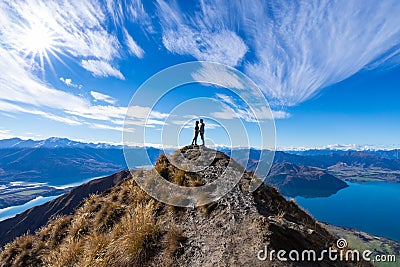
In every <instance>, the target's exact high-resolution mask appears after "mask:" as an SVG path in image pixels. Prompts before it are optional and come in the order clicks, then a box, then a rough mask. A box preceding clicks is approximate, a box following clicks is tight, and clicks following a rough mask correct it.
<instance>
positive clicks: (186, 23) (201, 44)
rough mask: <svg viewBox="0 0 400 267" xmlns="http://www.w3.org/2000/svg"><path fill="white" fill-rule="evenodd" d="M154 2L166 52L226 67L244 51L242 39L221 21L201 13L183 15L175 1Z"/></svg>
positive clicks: (241, 56)
mask: <svg viewBox="0 0 400 267" xmlns="http://www.w3.org/2000/svg"><path fill="white" fill-rule="evenodd" d="M157 2H158V14H159V17H160V22H161V26H162V30H163V33H162V34H163V37H162V41H163V44H164V46H165V48H167V49H168V50H169V51H170V52H172V53H177V54H180V55H192V56H193V57H195V58H196V59H198V60H208V61H215V62H219V63H224V64H227V65H229V66H236V65H238V64H239V63H240V62H241V60H242V59H243V57H244V55H245V54H246V53H247V50H248V48H247V46H246V44H245V43H244V41H243V40H242V38H240V37H239V36H238V35H237V34H236V33H235V32H234V31H233V30H231V29H229V28H228V27H226V25H225V24H223V23H214V22H215V21H211V20H210V18H209V17H208V16H207V15H206V14H205V13H201V14H200V13H198V14H196V15H195V16H194V17H191V16H185V15H184V13H183V12H182V11H181V10H180V9H179V7H178V6H177V5H176V4H171V5H168V4H167V3H165V2H164V1H162V0H159V1H157ZM214 18H215V17H214Z"/></svg>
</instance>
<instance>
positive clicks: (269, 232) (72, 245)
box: [0, 147, 372, 267]
mask: <svg viewBox="0 0 400 267" xmlns="http://www.w3.org/2000/svg"><path fill="white" fill-rule="evenodd" d="M205 150H207V149H203V148H199V147H185V148H183V149H182V150H180V152H181V154H183V156H184V157H185V158H186V159H189V160H194V159H195V158H196V157H197V156H198V155H199V154H200V155H201V154H202V153H203V152H204V151H205ZM213 154H215V155H216V157H215V158H214V160H211V161H210V162H212V163H211V164H210V166H208V167H206V168H205V169H203V170H202V171H201V172H199V173H197V175H194V173H192V172H186V171H182V170H179V169H177V168H176V167H175V166H174V165H172V164H171V163H170V162H169V160H168V159H167V157H165V156H160V157H159V159H158V160H157V161H156V163H155V167H154V169H156V170H158V171H159V172H160V173H162V174H163V177H164V178H165V179H167V180H168V181H170V182H172V183H176V184H178V185H182V186H198V185H201V184H207V183H212V182H213V181H214V180H215V179H217V178H219V177H220V176H221V174H222V173H223V172H224V171H225V168H226V167H227V165H228V164H229V162H230V161H231V160H232V159H231V158H229V157H228V156H227V155H225V154H223V153H222V152H218V151H215V152H214V153H213ZM233 166H234V168H235V169H234V173H237V174H238V175H242V176H241V179H240V180H239V183H238V184H237V185H236V186H235V187H234V188H233V189H232V190H231V191H230V192H229V193H227V194H226V195H224V196H223V197H222V198H220V199H218V200H216V201H215V202H212V203H209V204H207V205H204V206H200V207H194V208H179V207H174V206H169V205H166V204H163V203H161V202H158V201H156V200H155V199H153V198H151V197H150V196H149V195H147V194H146V193H145V192H144V191H142V190H141V189H140V188H139V187H138V186H137V185H136V182H135V181H134V179H133V177H132V176H131V175H130V174H129V173H128V172H123V173H119V174H115V175H114V176H110V177H108V178H104V179H106V180H107V181H108V182H109V183H108V185H107V186H105V187H103V190H98V192H97V194H94V195H91V196H90V197H88V198H86V199H84V198H82V197H84V196H87V192H88V190H87V186H88V185H83V186H80V187H78V188H76V189H74V190H72V191H71V193H70V194H66V195H64V196H63V197H60V198H58V199H55V200H54V201H53V202H52V203H53V204H51V205H47V206H46V205H45V206H40V207H36V208H33V209H31V210H29V211H28V212H26V213H25V215H19V216H20V217H21V222H24V224H21V225H25V226H26V225H27V223H28V221H29V220H33V218H34V217H35V214H40V213H41V212H43V211H45V210H48V209H51V207H56V208H55V209H54V210H52V212H53V214H56V213H57V212H59V211H60V210H63V211H64V212H60V213H59V214H64V215H63V216H60V217H58V216H53V217H52V218H51V219H50V220H49V221H48V222H47V224H46V225H45V226H43V227H41V228H40V229H37V230H36V232H34V230H33V229H32V231H31V233H30V234H27V235H24V236H21V237H18V238H16V239H15V240H14V241H13V242H11V243H9V244H8V245H7V246H5V248H4V249H3V251H2V252H1V253H0V264H1V265H2V266H42V265H46V266H47V265H51V266H52V265H55V264H57V265H60V266H83V265H90V266H93V265H96V266H214V265H224V266H230V265H235V266H236V265H238V266H265V265H272V266H289V265H290V264H292V265H296V266H310V263H309V262H307V261H289V262H282V261H279V260H278V259H276V258H275V257H273V258H269V257H265V258H263V257H260V256H261V255H262V254H260V251H264V250H266V247H268V250H269V251H272V250H274V251H278V250H285V251H290V250H297V251H303V250H314V251H315V252H316V253H317V255H321V252H322V250H323V249H328V248H329V247H330V248H333V249H335V248H337V247H335V244H336V240H337V238H338V237H337V236H335V235H334V234H332V233H331V232H329V231H328V230H326V228H325V227H324V226H323V225H321V224H320V223H319V222H317V221H315V220H314V219H313V218H312V217H311V216H310V215H308V214H307V213H306V212H304V211H303V210H302V209H301V208H299V207H298V206H297V205H296V203H295V202H294V201H287V200H286V199H285V198H284V197H283V196H282V195H281V194H280V193H279V192H278V191H277V190H276V189H274V188H273V187H270V186H268V185H265V184H262V185H261V186H260V187H259V188H258V189H257V190H256V191H255V192H253V193H250V192H249V191H248V188H249V184H250V179H257V178H256V177H254V175H253V174H252V173H248V172H244V173H243V168H242V167H241V166H240V165H239V164H233ZM133 175H134V176H136V175H137V176H138V177H139V176H140V177H143V176H146V177H149V179H150V178H151V177H152V175H154V170H140V171H136V172H135V173H133ZM111 179H112V182H110V180H111ZM150 180H151V179H150ZM99 181H102V180H98V182H99ZM117 181H118V182H117ZM90 183H92V182H90ZM90 183H89V184H90ZM115 183H116V184H115ZM92 185H93V186H94V187H93V188H92V189H93V190H94V189H95V188H96V187H97V186H96V184H92ZM108 186H111V187H110V188H109V189H106V190H105V191H104V189H105V188H106V187H108ZM84 188H86V189H84ZM93 190H91V192H93ZM74 191H75V192H77V191H79V192H80V191H83V192H86V193H85V194H76V193H72V192H74ZM165 193H166V194H171V192H165ZM78 195H79V198H81V202H80V203H79V204H77V205H75V204H74V205H69V203H72V202H73V201H74V200H73V199H74V196H77V198H78ZM74 203H78V202H77V201H75V202H74ZM73 207H75V209H74V210H73ZM23 216H25V217H23ZM36 216H37V215H36ZM10 225H12V223H10ZM17 227H18V225H17ZM0 228H1V229H3V228H5V227H3V225H1V227H0ZM264 253H267V252H264ZM257 255H258V256H257ZM260 259H261V260H260ZM357 264H362V266H366V267H367V266H372V265H371V264H369V263H368V262H361V263H353V262H341V261H339V260H333V261H332V260H329V258H328V257H325V258H323V259H322V260H321V261H319V262H318V266H328V265H329V266H357ZM316 266H317V265H316Z"/></svg>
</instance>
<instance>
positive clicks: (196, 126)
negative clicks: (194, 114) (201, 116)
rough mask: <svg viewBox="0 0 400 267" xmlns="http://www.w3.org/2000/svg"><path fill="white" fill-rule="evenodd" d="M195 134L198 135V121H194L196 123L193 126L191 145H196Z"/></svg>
mask: <svg viewBox="0 0 400 267" xmlns="http://www.w3.org/2000/svg"><path fill="white" fill-rule="evenodd" d="M197 136H199V121H196V124H195V126H194V138H193V140H192V145H196V146H197Z"/></svg>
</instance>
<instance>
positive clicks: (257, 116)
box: [212, 94, 290, 122]
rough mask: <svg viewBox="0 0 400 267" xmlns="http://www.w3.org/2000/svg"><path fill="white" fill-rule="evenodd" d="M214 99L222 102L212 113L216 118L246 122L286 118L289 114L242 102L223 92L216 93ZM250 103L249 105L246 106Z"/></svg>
mask: <svg viewBox="0 0 400 267" xmlns="http://www.w3.org/2000/svg"><path fill="white" fill-rule="evenodd" d="M216 99H217V100H218V101H219V102H220V103H221V104H222V106H221V110H220V111H216V112H213V113H212V116H214V117H215V118H218V119H225V120H231V119H241V120H244V121H247V122H257V121H260V120H270V119H272V118H274V119H286V118H289V117H290V114H289V113H287V112H286V111H284V110H271V111H270V110H269V109H268V107H267V106H260V105H255V106H251V103H244V102H243V100H242V99H238V98H234V97H232V96H229V95H225V94H216ZM248 104H250V106H248Z"/></svg>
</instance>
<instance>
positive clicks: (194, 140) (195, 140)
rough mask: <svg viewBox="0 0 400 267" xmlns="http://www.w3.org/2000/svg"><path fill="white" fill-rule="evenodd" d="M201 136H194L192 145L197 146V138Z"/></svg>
mask: <svg viewBox="0 0 400 267" xmlns="http://www.w3.org/2000/svg"><path fill="white" fill-rule="evenodd" d="M198 136H199V134H198V133H195V134H194V138H193V141H192V145H193V143H194V144H195V145H196V146H197V137H198Z"/></svg>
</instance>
